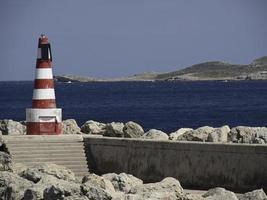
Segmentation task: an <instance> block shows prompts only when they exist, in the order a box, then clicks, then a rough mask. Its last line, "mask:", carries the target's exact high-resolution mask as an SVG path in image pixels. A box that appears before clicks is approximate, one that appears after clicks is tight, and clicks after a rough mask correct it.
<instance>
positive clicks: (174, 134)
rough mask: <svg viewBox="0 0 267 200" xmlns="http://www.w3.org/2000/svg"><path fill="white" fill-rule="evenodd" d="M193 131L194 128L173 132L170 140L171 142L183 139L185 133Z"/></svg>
mask: <svg viewBox="0 0 267 200" xmlns="http://www.w3.org/2000/svg"><path fill="white" fill-rule="evenodd" d="M192 130H193V129H192V128H180V129H178V130H177V131H175V132H172V133H171V134H170V135H169V139H170V140H177V139H178V138H179V137H181V136H182V135H183V134H184V133H185V132H187V131H192Z"/></svg>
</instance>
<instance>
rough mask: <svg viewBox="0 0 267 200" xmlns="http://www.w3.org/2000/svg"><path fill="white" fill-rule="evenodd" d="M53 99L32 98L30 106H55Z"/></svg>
mask: <svg viewBox="0 0 267 200" xmlns="http://www.w3.org/2000/svg"><path fill="white" fill-rule="evenodd" d="M56 107H57V106H56V100H55V99H42V100H36V99H34V100H32V108H56Z"/></svg>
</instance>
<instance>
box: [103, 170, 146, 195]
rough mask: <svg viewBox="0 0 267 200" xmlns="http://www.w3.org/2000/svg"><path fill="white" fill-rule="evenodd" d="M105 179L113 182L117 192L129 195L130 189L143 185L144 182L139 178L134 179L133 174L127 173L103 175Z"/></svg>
mask: <svg viewBox="0 0 267 200" xmlns="http://www.w3.org/2000/svg"><path fill="white" fill-rule="evenodd" d="M102 177H103V178H104V179H107V180H109V181H111V183H112V185H113V186H114V188H115V190H116V191H121V192H124V193H127V192H129V191H130V189H131V188H132V187H134V186H137V185H142V184H143V181H142V180H141V179H139V178H136V177H134V176H133V175H131V174H126V173H120V174H115V173H108V174H104V175H102Z"/></svg>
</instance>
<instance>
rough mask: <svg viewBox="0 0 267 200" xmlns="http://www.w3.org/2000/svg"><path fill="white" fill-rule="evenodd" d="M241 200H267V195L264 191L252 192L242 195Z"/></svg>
mask: <svg viewBox="0 0 267 200" xmlns="http://www.w3.org/2000/svg"><path fill="white" fill-rule="evenodd" d="M238 199H239V200H267V195H266V194H265V192H264V191H263V189H260V190H254V191H252V192H247V193H245V194H243V195H240V196H239V197H238Z"/></svg>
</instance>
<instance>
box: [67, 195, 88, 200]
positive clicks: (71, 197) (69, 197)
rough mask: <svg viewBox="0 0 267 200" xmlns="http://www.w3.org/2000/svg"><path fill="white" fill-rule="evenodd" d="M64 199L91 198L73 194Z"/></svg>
mask: <svg viewBox="0 0 267 200" xmlns="http://www.w3.org/2000/svg"><path fill="white" fill-rule="evenodd" d="M64 200H89V199H88V198H87V197H86V196H81V195H73V196H68V197H64Z"/></svg>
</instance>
